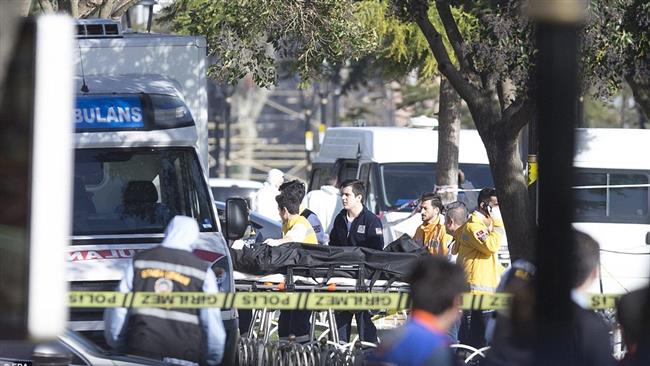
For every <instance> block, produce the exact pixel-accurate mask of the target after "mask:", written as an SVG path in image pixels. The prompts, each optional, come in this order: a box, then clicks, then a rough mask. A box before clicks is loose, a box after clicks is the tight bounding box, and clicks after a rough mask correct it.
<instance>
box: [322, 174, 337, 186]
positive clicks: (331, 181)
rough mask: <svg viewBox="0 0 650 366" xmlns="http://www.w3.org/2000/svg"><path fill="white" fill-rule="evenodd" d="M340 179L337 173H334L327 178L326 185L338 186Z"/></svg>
mask: <svg viewBox="0 0 650 366" xmlns="http://www.w3.org/2000/svg"><path fill="white" fill-rule="evenodd" d="M338 180H339V179H338V177H337V176H336V174H334V173H332V174H330V175H329V176H328V177H327V179H325V185H327V186H333V187H336V183H338Z"/></svg>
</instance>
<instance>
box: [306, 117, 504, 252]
mask: <svg viewBox="0 0 650 366" xmlns="http://www.w3.org/2000/svg"><path fill="white" fill-rule="evenodd" d="M437 158H438V131H435V130H427V129H415V128H400V127H334V128H329V129H327V131H326V133H325V137H324V140H323V144H322V146H321V149H320V152H319V154H318V156H317V157H316V158H315V159H314V162H313V166H312V175H311V179H310V182H309V189H310V190H312V189H318V188H319V187H320V186H321V185H323V184H324V183H325V182H326V180H327V178H328V176H330V175H331V174H336V176H337V177H338V182H342V181H344V180H346V179H354V178H358V179H360V180H362V181H364V182H365V184H366V187H367V188H366V189H367V195H366V196H367V197H366V202H365V205H366V207H368V209H369V210H371V211H372V212H374V213H375V214H377V216H379V218H380V219H381V221H382V224H383V226H384V243H385V244H388V243H390V242H392V241H393V240H395V239H397V238H398V237H400V236H401V235H402V234H408V235H410V236H413V234H414V233H415V230H416V228H417V226H418V225H419V224H420V223H421V218H420V215H419V214H417V213H416V214H413V212H414V211H413V210H414V207H413V206H409V205H408V203H409V202H412V201H414V200H417V199H418V198H419V197H420V194H422V193H423V192H431V191H432V190H433V188H434V186H435V183H436V162H437ZM458 160H459V168H460V169H461V170H462V171H463V173H465V183H464V184H463V185H462V186H461V189H467V190H468V191H467V192H463V193H460V194H459V199H460V200H463V201H465V203H466V204H467V205H468V208H469V209H470V210H471V209H473V208H475V207H476V204H477V203H476V200H477V197H478V192H476V191H472V190H473V189H475V190H477V189H481V188H484V187H492V186H494V183H493V181H492V174H491V172H490V165H489V162H488V157H487V153H486V152H485V147H484V145H483V142H482V141H481V138H480V136H479V135H478V132H477V131H476V130H461V132H460V149H459V157H458ZM499 256H500V259H501V260H502V261H507V259H508V258H509V256H508V251H507V243H503V246H502V250H501V251H500V253H499Z"/></svg>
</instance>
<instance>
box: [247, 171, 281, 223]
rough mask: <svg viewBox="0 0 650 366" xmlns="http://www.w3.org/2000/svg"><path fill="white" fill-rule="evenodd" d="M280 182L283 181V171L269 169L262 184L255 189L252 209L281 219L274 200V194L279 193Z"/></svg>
mask: <svg viewBox="0 0 650 366" xmlns="http://www.w3.org/2000/svg"><path fill="white" fill-rule="evenodd" d="M282 182H284V173H282V171H281V170H278V169H271V170H270V171H269V174H268V175H267V177H266V182H264V186H263V187H262V188H260V190H259V191H257V197H256V199H255V201H256V203H255V207H254V209H253V211H255V212H257V213H259V214H261V215H264V216H266V217H268V218H270V219H272V220H275V221H277V222H281V221H282V219H281V218H280V214H279V212H278V203H277V202H276V201H275V196H277V195H278V194H280V190H279V188H280V185H281V184H282Z"/></svg>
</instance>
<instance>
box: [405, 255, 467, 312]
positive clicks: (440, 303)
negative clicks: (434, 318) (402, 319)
mask: <svg viewBox="0 0 650 366" xmlns="http://www.w3.org/2000/svg"><path fill="white" fill-rule="evenodd" d="M408 282H409V283H410V285H411V305H412V307H413V309H422V310H425V311H428V312H430V313H432V314H435V315H438V314H441V313H443V312H445V311H446V310H448V309H449V308H451V307H452V306H453V305H454V301H455V300H456V298H457V297H458V295H460V294H462V293H463V292H465V291H467V281H466V280H465V272H464V271H463V269H462V268H461V267H460V266H459V265H457V264H455V263H451V262H449V261H448V260H447V259H446V258H443V257H440V256H423V257H420V258H418V259H417V260H416V263H415V266H414V268H413V271H412V272H411V274H410V275H409V278H408Z"/></svg>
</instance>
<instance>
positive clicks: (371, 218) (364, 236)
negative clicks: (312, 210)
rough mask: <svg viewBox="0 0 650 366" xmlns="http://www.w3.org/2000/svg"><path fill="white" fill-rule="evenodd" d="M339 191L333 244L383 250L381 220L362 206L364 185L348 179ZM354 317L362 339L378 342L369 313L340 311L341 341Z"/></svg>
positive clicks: (350, 326)
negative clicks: (341, 207) (339, 208)
mask: <svg viewBox="0 0 650 366" xmlns="http://www.w3.org/2000/svg"><path fill="white" fill-rule="evenodd" d="M340 189H341V202H342V203H343V210H341V212H339V214H338V215H337V216H336V218H335V219H334V225H333V226H332V231H331V232H330V245H332V246H357V247H365V248H370V249H377V250H382V249H384V234H383V229H382V226H381V221H380V220H379V218H378V217H377V216H376V215H375V214H373V213H372V212H370V211H369V210H368V209H367V208H366V207H365V206H364V205H363V199H364V198H365V188H364V185H363V182H362V181H360V180H347V181H345V182H343V183H341V188H340ZM353 315H355V316H356V319H357V327H358V330H359V338H360V339H361V340H363V341H366V342H372V343H377V328H375V325H374V324H373V323H372V319H371V315H370V312H368V311H361V312H357V313H351V312H349V311H341V312H337V314H336V322H337V324H338V328H339V338H340V339H341V340H343V341H344V342H347V341H348V340H349V338H350V331H351V330H352V316H353Z"/></svg>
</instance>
